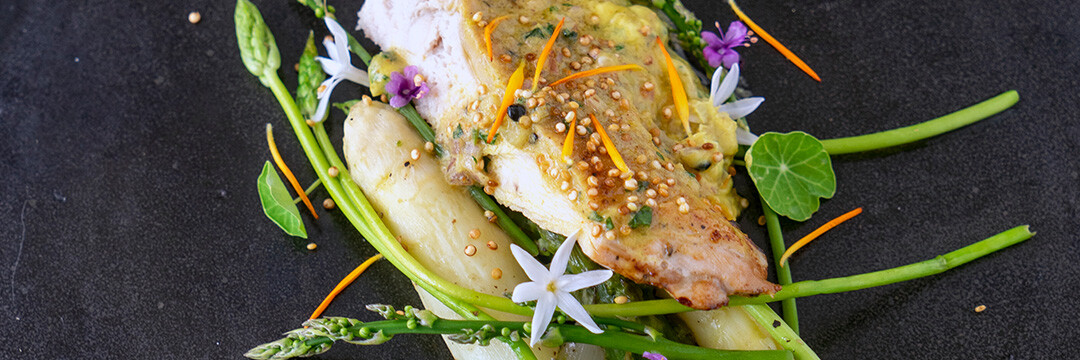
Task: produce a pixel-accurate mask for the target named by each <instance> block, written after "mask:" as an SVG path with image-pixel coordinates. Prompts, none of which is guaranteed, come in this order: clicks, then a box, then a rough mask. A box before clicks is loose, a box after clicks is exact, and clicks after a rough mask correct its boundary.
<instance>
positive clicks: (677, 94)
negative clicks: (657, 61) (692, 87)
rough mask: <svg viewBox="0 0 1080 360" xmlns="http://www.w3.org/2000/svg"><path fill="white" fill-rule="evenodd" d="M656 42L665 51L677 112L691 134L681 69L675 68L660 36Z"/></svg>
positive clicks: (687, 132)
mask: <svg viewBox="0 0 1080 360" xmlns="http://www.w3.org/2000/svg"><path fill="white" fill-rule="evenodd" d="M656 44H657V45H660V50H661V51H663V52H664V60H666V61H667V73H668V79H670V82H671V97H672V98H673V100H674V102H675V112H677V113H678V114H679V120H682V125H683V129H684V130H686V136H690V135H691V134H690V103H689V102H688V101H687V100H686V88H683V83H682V79H680V78H679V71H678V70H675V62H674V61H672V60H671V54H668V51H667V47H665V46H664V42H663V41H660V37H659V36H657V37H656Z"/></svg>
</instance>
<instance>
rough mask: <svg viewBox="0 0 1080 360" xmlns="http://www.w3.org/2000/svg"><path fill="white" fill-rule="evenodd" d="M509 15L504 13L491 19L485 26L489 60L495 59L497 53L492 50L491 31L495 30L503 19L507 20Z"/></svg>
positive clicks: (485, 42) (485, 43) (485, 41)
mask: <svg viewBox="0 0 1080 360" xmlns="http://www.w3.org/2000/svg"><path fill="white" fill-rule="evenodd" d="M508 17H509V15H503V16H500V17H497V18H495V19H494V20H491V22H490V23H488V24H487V26H484V45H486V46H487V55H488V61H494V60H495V54H494V53H492V52H491V33H493V32H495V26H497V25H499V23H501V22H502V21H503V20H506V19H507V18H508Z"/></svg>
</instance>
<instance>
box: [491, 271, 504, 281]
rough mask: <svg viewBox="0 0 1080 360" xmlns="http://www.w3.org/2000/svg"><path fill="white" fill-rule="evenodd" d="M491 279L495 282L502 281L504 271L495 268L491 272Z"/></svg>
mask: <svg viewBox="0 0 1080 360" xmlns="http://www.w3.org/2000/svg"><path fill="white" fill-rule="evenodd" d="M491 278H492V279H495V280H499V279H502V269H500V268H495V270H491Z"/></svg>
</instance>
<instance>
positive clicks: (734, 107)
mask: <svg viewBox="0 0 1080 360" xmlns="http://www.w3.org/2000/svg"><path fill="white" fill-rule="evenodd" d="M763 101H765V98H763V97H760V96H755V97H749V98H745V99H739V100H735V102H731V103H727V104H724V105H720V107H717V108H716V111H719V112H726V113H728V116H730V117H731V118H732V119H738V118H741V117H744V116H746V115H750V113H752V112H754V110H757V108H758V106H760V105H761V103H762V102H763Z"/></svg>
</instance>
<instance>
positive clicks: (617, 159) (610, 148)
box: [589, 114, 630, 173]
mask: <svg viewBox="0 0 1080 360" xmlns="http://www.w3.org/2000/svg"><path fill="white" fill-rule="evenodd" d="M589 120H592V123H593V127H594V128H596V132H597V133H599V134H600V140H601V141H603V142H604V148H606V149H607V153H608V156H610V157H611V162H614V163H615V167H617V168H619V171H622V172H624V173H627V172H630V168H628V167H626V162H625V161H623V158H622V155H619V150H618V149H615V144H614V143H612V142H611V138H609V137H608V136H607V132H606V131H604V126H603V125H600V121H598V120H596V116H593V114H589Z"/></svg>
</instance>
